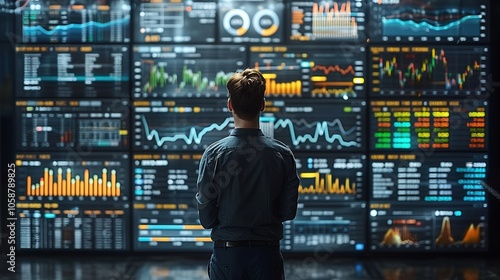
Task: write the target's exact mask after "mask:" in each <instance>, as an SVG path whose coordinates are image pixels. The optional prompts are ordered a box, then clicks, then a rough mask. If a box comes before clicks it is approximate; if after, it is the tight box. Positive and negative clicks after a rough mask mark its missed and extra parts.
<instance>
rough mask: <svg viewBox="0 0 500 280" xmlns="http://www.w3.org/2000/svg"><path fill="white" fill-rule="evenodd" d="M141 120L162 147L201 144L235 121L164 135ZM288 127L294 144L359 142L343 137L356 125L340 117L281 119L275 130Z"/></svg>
mask: <svg viewBox="0 0 500 280" xmlns="http://www.w3.org/2000/svg"><path fill="white" fill-rule="evenodd" d="M141 121H142V125H143V127H144V134H145V136H146V139H147V140H148V141H154V142H155V143H156V145H157V146H159V147H161V146H163V144H165V143H167V142H170V143H174V142H176V141H184V142H185V143H186V144H188V145H191V144H193V143H195V144H200V143H201V142H202V141H203V137H204V136H205V135H206V134H207V133H210V132H212V131H214V130H216V131H223V130H224V129H226V128H227V127H228V126H229V125H230V124H231V123H232V122H233V118H232V117H228V118H226V119H224V121H223V122H222V123H220V124H218V123H213V124H211V125H209V126H207V127H203V128H201V129H200V128H199V127H194V126H193V127H191V128H190V129H189V131H188V133H183V134H175V135H172V136H162V135H160V132H159V131H158V130H156V129H151V128H150V126H149V123H148V121H147V119H146V117H145V116H144V115H142V116H141ZM295 126H300V127H305V128H307V129H314V130H315V132H314V133H312V134H304V135H297V134H296V128H295ZM336 126H338V129H339V131H340V134H335V133H332V134H330V133H329V130H330V128H331V127H336ZM287 127H288V130H289V132H290V139H291V142H292V143H293V144H294V145H299V144H301V143H306V142H311V143H317V142H318V141H319V139H320V137H324V138H325V140H326V141H327V142H329V143H334V142H335V141H338V142H339V143H340V145H342V146H344V147H353V146H357V145H358V144H359V143H358V142H357V141H345V140H344V139H343V136H344V135H350V134H352V133H354V132H355V130H356V127H353V128H351V129H349V130H345V129H344V127H343V125H342V123H341V121H340V120H339V119H336V120H334V121H332V122H327V121H322V122H314V123H312V124H309V123H308V122H307V121H305V120H298V121H296V122H295V124H294V122H293V121H292V120H290V119H279V120H278V121H276V123H275V124H274V129H275V130H276V129H279V128H285V129H286V128H287Z"/></svg>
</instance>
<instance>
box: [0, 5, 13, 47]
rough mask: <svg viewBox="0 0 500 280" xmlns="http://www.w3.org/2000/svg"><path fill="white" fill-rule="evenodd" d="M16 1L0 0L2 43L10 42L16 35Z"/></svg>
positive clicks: (0, 33)
mask: <svg viewBox="0 0 500 280" xmlns="http://www.w3.org/2000/svg"><path fill="white" fill-rule="evenodd" d="M14 11H15V3H14V1H8V0H0V16H1V17H2V20H0V42H9V41H10V39H11V37H12V36H13V35H14Z"/></svg>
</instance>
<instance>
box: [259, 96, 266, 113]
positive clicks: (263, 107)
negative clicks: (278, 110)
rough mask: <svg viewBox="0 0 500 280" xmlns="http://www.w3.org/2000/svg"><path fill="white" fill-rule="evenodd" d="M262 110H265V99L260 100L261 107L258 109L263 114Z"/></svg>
mask: <svg viewBox="0 0 500 280" xmlns="http://www.w3.org/2000/svg"><path fill="white" fill-rule="evenodd" d="M264 109H266V99H265V98H263V99H262V106H261V107H260V111H261V112H263V111H264Z"/></svg>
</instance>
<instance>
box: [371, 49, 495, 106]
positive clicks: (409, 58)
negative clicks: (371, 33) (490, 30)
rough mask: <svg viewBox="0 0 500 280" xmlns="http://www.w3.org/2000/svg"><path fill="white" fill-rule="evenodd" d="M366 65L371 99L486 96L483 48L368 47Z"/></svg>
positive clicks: (485, 66) (487, 57)
mask: <svg viewBox="0 0 500 280" xmlns="http://www.w3.org/2000/svg"><path fill="white" fill-rule="evenodd" d="M370 63H371V65H372V67H371V69H372V73H371V87H370V89H371V90H370V95H371V96H374V97H377V96H422V95H424V96H460V97H465V96H470V95H484V94H486V93H487V91H486V88H487V75H488V73H489V69H488V65H489V53H488V47H485V46H462V47H456V46H428V45H427V46H372V47H370Z"/></svg>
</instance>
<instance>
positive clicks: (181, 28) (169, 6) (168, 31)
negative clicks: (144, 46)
mask: <svg viewBox="0 0 500 280" xmlns="http://www.w3.org/2000/svg"><path fill="white" fill-rule="evenodd" d="M134 1H135V22H136V24H135V26H134V34H135V38H134V41H135V42H176V43H177V42H194V43H214V42H215V39H216V37H215V36H216V35H215V31H216V29H217V25H216V24H217V23H216V14H217V3H216V1H213V0H211V1H210V0H194V1H190V0H181V1H177V0H160V1H157V0H134Z"/></svg>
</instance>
